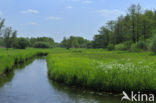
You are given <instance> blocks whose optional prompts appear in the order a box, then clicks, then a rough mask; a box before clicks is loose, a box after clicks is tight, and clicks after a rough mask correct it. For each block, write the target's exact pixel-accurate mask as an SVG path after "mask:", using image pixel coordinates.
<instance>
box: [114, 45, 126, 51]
mask: <svg viewBox="0 0 156 103" xmlns="http://www.w3.org/2000/svg"><path fill="white" fill-rule="evenodd" d="M115 50H125V46H124V44H122V43H121V44H117V45H115Z"/></svg>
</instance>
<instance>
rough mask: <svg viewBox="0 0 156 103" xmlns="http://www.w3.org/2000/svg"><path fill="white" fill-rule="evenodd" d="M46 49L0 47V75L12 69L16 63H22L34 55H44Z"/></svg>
mask: <svg viewBox="0 0 156 103" xmlns="http://www.w3.org/2000/svg"><path fill="white" fill-rule="evenodd" d="M46 53H47V50H41V49H31V48H28V49H25V50H22V49H9V50H6V49H4V48H1V49H0V76H1V75H2V74H5V73H7V72H9V71H11V70H12V69H13V67H14V66H15V65H17V64H21V63H24V62H26V61H28V60H29V59H32V58H34V57H36V56H42V55H46Z"/></svg>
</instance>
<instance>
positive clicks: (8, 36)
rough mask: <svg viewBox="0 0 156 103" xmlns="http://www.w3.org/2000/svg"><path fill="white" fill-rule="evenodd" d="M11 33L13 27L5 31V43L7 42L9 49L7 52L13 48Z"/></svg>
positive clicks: (6, 45)
mask: <svg viewBox="0 0 156 103" xmlns="http://www.w3.org/2000/svg"><path fill="white" fill-rule="evenodd" d="M11 32H12V29H11V27H8V28H6V29H5V34H4V42H5V47H6V48H7V50H8V48H10V47H11V40H10V36H11Z"/></svg>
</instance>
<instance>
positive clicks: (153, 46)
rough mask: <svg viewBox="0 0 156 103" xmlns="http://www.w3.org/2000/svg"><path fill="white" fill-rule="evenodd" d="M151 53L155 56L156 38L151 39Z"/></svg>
mask: <svg viewBox="0 0 156 103" xmlns="http://www.w3.org/2000/svg"><path fill="white" fill-rule="evenodd" d="M151 49H152V51H153V52H154V53H155V54H156V37H155V38H154V39H153V43H152V48H151Z"/></svg>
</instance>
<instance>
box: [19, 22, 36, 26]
mask: <svg viewBox="0 0 156 103" xmlns="http://www.w3.org/2000/svg"><path fill="white" fill-rule="evenodd" d="M21 25H22V26H39V24H38V23H36V22H30V23H26V24H21Z"/></svg>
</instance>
